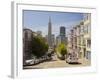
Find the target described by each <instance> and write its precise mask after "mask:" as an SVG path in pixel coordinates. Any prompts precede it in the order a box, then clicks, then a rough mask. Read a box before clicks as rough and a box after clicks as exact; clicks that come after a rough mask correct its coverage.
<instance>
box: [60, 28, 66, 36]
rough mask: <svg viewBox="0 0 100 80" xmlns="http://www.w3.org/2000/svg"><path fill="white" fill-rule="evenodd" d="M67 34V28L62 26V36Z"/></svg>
mask: <svg viewBox="0 0 100 80" xmlns="http://www.w3.org/2000/svg"><path fill="white" fill-rule="evenodd" d="M65 35H66V28H65V27H64V26H61V27H60V36H65Z"/></svg>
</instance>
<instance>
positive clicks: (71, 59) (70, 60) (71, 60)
mask: <svg viewBox="0 0 100 80" xmlns="http://www.w3.org/2000/svg"><path fill="white" fill-rule="evenodd" d="M66 62H67V63H69V64H70V63H72V64H73V63H78V56H77V54H75V53H73V54H68V56H67V58H66Z"/></svg>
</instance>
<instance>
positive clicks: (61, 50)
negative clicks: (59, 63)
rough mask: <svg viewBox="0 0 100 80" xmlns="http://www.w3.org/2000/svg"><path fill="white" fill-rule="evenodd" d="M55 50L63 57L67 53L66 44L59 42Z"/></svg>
mask: <svg viewBox="0 0 100 80" xmlns="http://www.w3.org/2000/svg"><path fill="white" fill-rule="evenodd" d="M57 51H58V52H59V54H60V55H61V57H62V58H63V59H64V58H65V55H66V54H67V48H66V45H65V44H63V43H61V44H60V45H59V46H58V48H57Z"/></svg>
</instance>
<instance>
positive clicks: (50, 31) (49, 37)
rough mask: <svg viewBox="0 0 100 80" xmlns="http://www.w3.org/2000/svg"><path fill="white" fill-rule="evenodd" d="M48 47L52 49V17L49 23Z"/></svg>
mask: <svg viewBox="0 0 100 80" xmlns="http://www.w3.org/2000/svg"><path fill="white" fill-rule="evenodd" d="M48 45H49V46H50V47H52V23H51V18H50V17H49V23H48Z"/></svg>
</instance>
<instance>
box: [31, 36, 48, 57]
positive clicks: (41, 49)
mask: <svg viewBox="0 0 100 80" xmlns="http://www.w3.org/2000/svg"><path fill="white" fill-rule="evenodd" d="M47 51H48V45H47V44H46V43H45V40H44V38H43V37H40V36H34V37H33V40H32V54H34V55H36V56H37V57H41V56H43V55H45V54H46V52H47Z"/></svg>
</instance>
